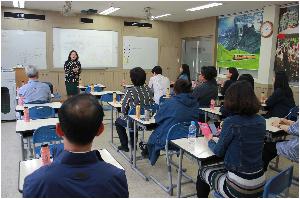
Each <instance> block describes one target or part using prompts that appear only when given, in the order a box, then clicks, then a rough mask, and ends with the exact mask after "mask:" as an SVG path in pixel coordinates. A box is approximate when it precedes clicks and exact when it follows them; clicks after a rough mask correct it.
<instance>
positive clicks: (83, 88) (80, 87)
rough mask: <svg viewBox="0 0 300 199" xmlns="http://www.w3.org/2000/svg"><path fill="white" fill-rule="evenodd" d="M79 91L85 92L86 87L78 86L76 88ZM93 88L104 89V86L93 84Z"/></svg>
mask: <svg viewBox="0 0 300 199" xmlns="http://www.w3.org/2000/svg"><path fill="white" fill-rule="evenodd" d="M77 87H78V88H79V89H80V90H81V91H85V89H86V88H87V87H88V86H82V85H79V86H77ZM94 87H100V88H102V89H105V88H106V86H104V85H103V84H94Z"/></svg>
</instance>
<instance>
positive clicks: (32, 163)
mask: <svg viewBox="0 0 300 199" xmlns="http://www.w3.org/2000/svg"><path fill="white" fill-rule="evenodd" d="M99 152H100V154H101V157H102V159H103V160H104V161H105V162H107V163H110V164H112V165H114V166H116V167H118V168H120V169H123V170H124V168H123V167H122V166H121V165H120V163H119V162H118V161H117V160H115V159H114V157H113V156H112V155H111V154H110V153H109V152H108V151H107V150H106V149H100V150H99ZM41 166H42V161H41V159H32V160H26V161H20V162H19V179H18V180H19V183H18V184H19V192H21V193H22V191H23V184H24V179H25V177H26V176H28V175H29V174H31V173H32V172H34V171H35V170H37V169H39V168H40V167H41Z"/></svg>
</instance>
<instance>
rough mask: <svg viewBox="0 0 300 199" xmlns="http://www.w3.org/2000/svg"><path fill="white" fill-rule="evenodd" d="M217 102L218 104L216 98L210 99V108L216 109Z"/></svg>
mask: <svg viewBox="0 0 300 199" xmlns="http://www.w3.org/2000/svg"><path fill="white" fill-rule="evenodd" d="M215 104H216V102H215V100H214V99H211V100H210V110H212V111H214V110H215Z"/></svg>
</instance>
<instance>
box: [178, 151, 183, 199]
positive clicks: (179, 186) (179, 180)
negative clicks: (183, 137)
mask: <svg viewBox="0 0 300 199" xmlns="http://www.w3.org/2000/svg"><path fill="white" fill-rule="evenodd" d="M182 158H183V150H182V149H180V154H179V168H178V178H177V198H180V195H181V177H182Z"/></svg>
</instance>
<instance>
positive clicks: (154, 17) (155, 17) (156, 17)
mask: <svg viewBox="0 0 300 199" xmlns="http://www.w3.org/2000/svg"><path fill="white" fill-rule="evenodd" d="M170 15H171V14H164V15H159V16H152V17H151V18H152V19H158V18H161V17H166V16H170Z"/></svg>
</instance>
